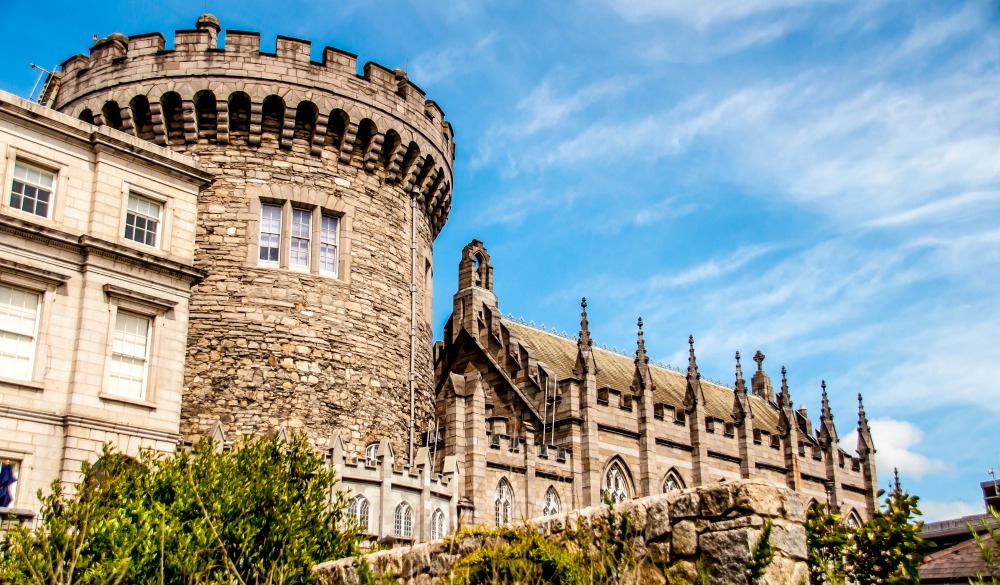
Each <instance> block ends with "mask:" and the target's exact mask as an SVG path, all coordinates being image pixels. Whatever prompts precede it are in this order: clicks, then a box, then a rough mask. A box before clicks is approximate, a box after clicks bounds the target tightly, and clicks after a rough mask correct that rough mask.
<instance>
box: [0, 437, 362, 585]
mask: <svg viewBox="0 0 1000 585" xmlns="http://www.w3.org/2000/svg"><path fill="white" fill-rule="evenodd" d="M335 483H336V478H335V476H334V473H333V471H332V470H329V469H327V468H326V467H325V466H324V464H323V461H322V460H321V459H320V458H319V457H318V456H317V455H316V453H315V452H314V451H313V450H312V449H311V448H310V447H309V445H308V444H307V442H306V440H305V438H304V437H303V436H301V435H297V436H294V437H293V438H292V439H290V440H289V441H288V442H285V441H282V440H278V439H250V438H246V439H244V440H243V441H241V442H240V443H239V444H238V445H236V446H235V448H234V449H233V450H232V451H231V452H217V451H216V445H215V444H213V443H212V442H211V441H208V440H202V441H201V442H199V443H198V444H197V445H196V446H195V447H194V448H193V449H192V450H190V451H186V450H179V451H178V452H176V453H175V454H173V455H170V456H165V455H162V454H157V453H154V452H150V451H146V452H143V453H141V454H140V455H139V458H138V459H132V458H129V457H126V456H124V455H122V454H120V453H115V452H114V451H113V450H112V449H111V448H110V447H107V446H105V448H104V453H103V456H102V457H101V459H100V460H99V462H98V464H96V465H89V464H84V466H83V479H82V481H81V482H80V483H79V484H77V485H76V486H75V491H73V492H72V493H71V492H68V491H66V490H64V489H63V487H62V486H61V485H60V483H59V482H58V481H56V482H53V483H52V487H51V493H50V494H49V495H47V496H44V497H43V496H42V494H41V492H39V498H40V500H41V502H42V514H41V522H40V525H39V526H38V527H37V528H36V529H35V530H28V529H26V528H23V527H18V528H15V529H13V530H11V531H10V532H8V533H7V534H6V535H5V537H4V540H3V543H2V544H0V582H3V583H13V584H18V585H21V584H39V585H41V584H42V583H45V584H51V585H54V584H62V583H65V584H69V583H79V584H81V585H87V584H102V585H103V584H116V583H156V584H161V585H165V584H173V583H177V584H185V585H187V584H196V583H239V584H241V585H250V584H272V583H274V584H277V583H282V584H299V583H308V582H310V581H311V580H312V574H311V571H310V569H311V568H312V566H313V565H314V564H316V563H318V562H322V561H326V560H330V559H335V558H341V557H345V556H350V555H352V554H355V553H356V550H357V547H356V545H357V542H358V535H357V533H356V531H355V529H354V528H353V527H352V526H351V525H350V523H348V522H347V521H346V520H345V518H344V514H343V511H344V509H345V506H346V502H345V499H344V497H343V496H342V495H341V494H340V493H339V492H334V490H333V487H334V485H335ZM331 494H334V498H333V500H332V501H331Z"/></svg>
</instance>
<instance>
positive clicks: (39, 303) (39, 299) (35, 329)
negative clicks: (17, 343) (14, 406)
mask: <svg viewBox="0 0 1000 585" xmlns="http://www.w3.org/2000/svg"><path fill="white" fill-rule="evenodd" d="M0 288H6V289H10V290H11V292H12V293H18V292H20V293H22V294H26V295H33V296H34V297H35V299H36V300H35V315H34V319H33V322H32V329H31V334H30V335H26V334H25V333H23V332H18V331H13V330H8V329H4V328H2V327H0V335H2V334H10V335H12V336H17V337H28V338H29V339H30V346H31V347H30V352H29V355H28V356H27V359H28V363H27V366H26V367H25V371H24V373H23V375H21V373H20V372H16V374H18V375H13V374H14V372H10V371H9V370H7V369H6V368H4V369H3V370H0V371H2V372H3V375H4V376H6V377H10V378H11V379H13V380H21V381H26V382H27V381H30V380H31V379H32V378H34V375H33V374H34V371H35V362H36V359H37V356H38V333H39V326H40V323H41V316H42V309H43V308H44V306H45V291H39V290H36V289H31V288H25V287H21V286H14V285H13V284H7V283H5V282H0ZM2 340H3V337H0V341H2ZM4 345H7V344H4ZM0 353H2V349H0ZM11 357H12V358H15V359H18V360H20V359H23V358H24V356H21V355H14V354H12V355H11Z"/></svg>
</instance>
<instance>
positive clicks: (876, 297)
mask: <svg viewBox="0 0 1000 585" xmlns="http://www.w3.org/2000/svg"><path fill="white" fill-rule="evenodd" d="M205 4H206V3H205V2H204V1H203V0H197V1H186V0H184V1H181V0H178V1H173V2H164V3H152V2H142V1H139V0H123V1H116V2H100V3H94V2H88V3H83V2H64V1H58V0H57V1H53V2H48V3H46V5H45V8H44V12H45V14H44V15H41V14H39V12H38V10H39V9H38V5H37V4H34V3H29V2H14V1H12V0H0V8H2V13H3V14H4V18H3V19H2V20H0V54H3V56H4V58H3V60H2V63H0V89H4V90H6V91H10V92H13V93H16V94H19V95H27V94H28V93H29V92H30V90H31V88H32V85H33V84H34V82H35V73H34V72H33V71H32V70H31V69H29V66H28V64H29V63H31V62H34V63H38V64H39V65H41V66H43V67H52V66H54V65H56V64H58V63H60V62H62V61H63V60H64V59H66V58H68V57H69V56H71V55H73V54H75V53H85V52H86V51H87V49H88V48H89V46H90V44H91V43H90V41H91V37H92V35H94V34H97V35H99V36H102V37H103V36H106V35H108V34H110V33H112V32H115V31H120V32H123V33H125V34H137V33H143V32H151V31H162V32H165V33H169V32H170V31H172V30H174V29H187V28H192V26H193V24H194V21H195V19H196V18H197V16H198V14H200V13H202V12H203V11H204V10H205ZM537 4H538V3H536V2H519V1H513V0H511V1H499V0H479V1H475V0H464V1H457V2H451V3H446V2H420V3H403V2H375V1H369V2H363V1H351V0H345V1H339V2H315V3H302V2H294V1H286V2H280V3H279V2H271V1H269V2H258V1H256V0H243V1H240V2H232V1H223V0H210V1H209V2H207V8H208V11H210V12H212V13H214V14H216V15H217V16H218V17H219V18H220V20H221V21H222V25H223V27H224V28H232V29H242V30H255V31H260V32H261V33H262V44H263V47H264V48H265V49H266V48H267V47H273V44H274V37H275V36H276V35H278V34H284V35H289V36H295V37H301V38H304V39H309V40H311V41H313V56H314V58H318V57H319V56H320V54H321V53H320V52H321V50H322V47H323V46H325V45H330V46H334V47H338V48H342V49H345V50H348V51H351V52H354V53H357V54H358V55H359V61H360V62H364V61H368V60H371V61H376V62H378V63H381V64H383V65H386V66H388V67H390V68H394V67H402V68H404V69H406V70H407V71H408V72H409V75H410V79H411V80H413V81H414V82H415V83H417V84H418V85H420V86H421V87H422V88H423V89H424V90H426V91H427V94H428V97H429V98H431V99H433V100H435V101H436V102H438V103H439V104H440V105H441V107H442V108H443V109H444V111H445V113H446V115H447V117H448V119H449V120H450V121H451V123H452V124H453V125H454V127H455V131H456V142H457V144H458V156H457V160H456V162H455V169H456V171H455V200H454V207H453V210H452V214H451V218H450V220H449V222H448V225H447V226H446V227H445V229H444V231H443V232H442V233H441V235H440V236H439V237H438V239H437V242H436V247H435V249H436V254H437V256H436V262H435V274H436V276H437V279H436V291H435V321H436V323H437V326H438V328H440V326H441V325H443V323H444V322H445V320H446V319H447V317H448V315H449V314H450V311H451V295H452V294H453V293H454V290H455V287H456V284H457V276H456V268H457V263H458V258H459V253H460V251H461V248H462V246H463V245H464V244H466V243H467V242H468V241H469V240H471V239H472V238H479V239H481V240H483V241H484V242H485V244H486V245H487V247H488V249H489V250H490V253H491V255H492V258H493V264H494V267H495V288H496V292H497V294H498V295H499V298H500V303H501V309H502V310H503V311H504V312H505V313H507V312H510V313H513V314H514V315H517V316H524V317H525V318H526V319H531V320H534V321H536V322H538V323H542V322H544V323H545V324H546V325H548V326H550V327H556V328H557V329H559V330H566V331H567V332H570V333H574V332H575V331H576V330H577V329H578V328H579V300H580V297H581V296H586V297H587V299H588V302H589V313H590V323H591V328H592V331H593V335H594V337H595V339H596V340H597V341H598V342H600V343H606V344H607V345H609V346H617V347H620V348H630V349H631V348H634V347H635V326H634V324H635V319H636V317H637V316H639V315H641V316H642V317H643V319H644V321H645V323H646V326H645V332H646V345H647V348H648V349H649V350H650V352H651V353H652V355H653V356H654V357H655V358H657V359H659V360H662V361H664V362H668V363H680V362H681V361H682V360H683V357H684V352H685V350H686V339H687V336H688V334H693V335H694V336H695V340H696V347H697V350H698V357H699V364H700V365H701V369H702V372H704V373H705V374H706V375H707V376H709V377H712V378H716V379H721V380H724V381H727V382H729V381H731V380H732V377H733V360H732V355H733V353H734V352H735V351H736V350H739V351H740V352H742V353H743V354H744V355H752V354H753V352H754V351H755V350H757V349H761V350H763V351H764V353H766V354H767V356H768V359H767V361H766V362H765V366H766V368H767V369H768V370H769V371H770V373H771V374H772V377H776V376H777V375H778V374H777V373H778V370H779V369H780V366H781V365H785V366H787V367H788V372H789V384H790V387H791V394H792V399H793V401H794V402H795V403H796V404H805V405H806V406H807V407H808V409H809V412H810V413H811V414H812V415H814V416H815V415H816V414H817V413H818V411H819V407H818V404H819V389H820V388H819V385H820V380H821V379H825V380H826V382H827V384H828V387H829V392H830V397H831V402H832V405H833V408H834V414H835V419H836V422H837V424H838V430H839V431H840V434H841V435H842V436H845V437H848V440H847V441H845V442H848V443H849V442H852V439H851V437H853V435H854V428H855V424H856V420H857V414H856V413H857V406H856V401H855V396H856V394H857V393H858V392H862V393H863V394H864V395H865V405H866V408H867V411H868V414H869V417H870V418H871V419H872V427H873V433H875V435H876V446H877V448H878V450H879V452H878V464H879V469H880V471H881V474H880V480H881V481H880V483H881V484H882V485H883V486H885V485H887V483H888V482H889V480H890V478H891V475H892V467H893V466H898V467H899V469H900V474H901V476H902V479H903V482H904V484H905V485H906V487H907V488H908V489H909V490H910V491H911V492H913V493H916V494H918V495H920V496H921V497H922V500H923V502H922V503H923V505H922V508H923V509H924V511H925V513H926V516H927V517H928V518H929V519H936V518H942V517H952V516H955V515H960V514H967V513H974V512H977V511H979V510H981V508H982V498H981V495H980V493H979V487H978V484H979V482H980V481H985V480H987V479H989V476H988V475H987V473H986V470H987V469H988V468H990V467H994V468H998V470H1000V446H998V445H1000V441H998V439H1000V430H998V428H1000V424H998V421H1000V382H998V379H997V378H998V373H1000V342H998V340H997V339H996V337H997V333H998V331H1000V284H998V278H1000V91H998V88H1000V50H998V49H1000V28H998V23H1000V11H998V8H997V5H996V4H995V3H980V2H966V3H962V2H933V3H931V2H928V3H917V2H909V1H902V0H900V1H889V0H870V1H868V2H864V3H856V2H846V1H845V2H841V1H837V0H831V1H819V0H808V1H807V0H718V1H706V0H675V1H671V2H665V1H664V2H661V1H654V0H607V1H600V0H593V1H581V2H571V1H568V0H567V1H564V2H562V1H561V2H551V3H546V4H543V5H541V6H538V5H537ZM166 36H167V38H168V44H169V43H170V42H172V38H171V35H169V34H167V35H166ZM438 335H440V331H439V332H438Z"/></svg>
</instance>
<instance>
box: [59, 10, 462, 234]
mask: <svg viewBox="0 0 1000 585" xmlns="http://www.w3.org/2000/svg"><path fill="white" fill-rule="evenodd" d="M220 32H221V26H220V25H219V23H218V20H216V19H215V17H213V16H211V15H204V16H203V17H201V18H199V20H198V28H197V29H195V30H180V31H177V32H176V33H175V35H174V43H173V48H172V49H167V48H166V39H165V38H164V36H163V35H162V34H160V33H148V34H141V35H135V36H132V37H126V36H124V35H122V34H120V33H115V34H113V35H110V36H108V37H106V38H104V39H101V40H99V41H97V42H96V43H95V44H94V46H93V47H91V49H90V55H89V56H88V55H76V56H74V57H71V58H69V59H67V60H66V61H65V62H63V64H62V70H61V72H59V73H56V74H54V75H55V76H56V77H57V78H58V79H57V80H56V83H55V84H53V85H54V86H55V87H57V88H58V89H56V90H55V92H54V96H48V99H47V101H48V102H49V103H52V105H53V107H54V108H56V109H58V110H61V111H63V112H66V113H69V114H71V115H73V116H76V117H79V118H81V119H84V120H86V121H89V122H93V123H96V124H100V125H108V126H113V127H115V128H116V129H119V130H123V131H125V132H129V133H133V134H135V135H136V136H139V137H140V138H144V139H147V140H150V141H152V142H155V143H157V144H160V145H162V146H169V147H171V148H175V149H180V150H185V148H193V147H195V146H196V145H198V144H206V143H208V144H222V145H226V144H236V145H240V146H249V147H251V148H254V147H256V148H260V147H265V148H266V147H268V146H269V144H271V145H274V146H276V147H277V148H279V149H285V150H293V149H294V150H302V151H303V152H304V153H307V154H308V156H310V157H313V158H319V159H322V160H324V161H325V163H326V164H328V165H353V166H355V167H357V168H358V169H359V170H362V171H363V172H365V173H368V174H378V175H379V176H380V177H382V178H383V179H384V181H385V182H386V183H389V184H396V185H398V186H399V187H400V188H402V189H403V190H404V191H405V192H406V193H407V194H413V195H415V196H416V198H417V201H418V203H419V204H420V205H421V206H422V207H423V209H424V211H425V213H426V214H427V215H428V218H429V222H430V224H431V227H432V230H433V233H434V235H436V234H437V233H438V232H439V231H440V230H441V228H442V227H443V226H444V223H445V221H446V220H447V217H448V214H449V212H450V210H451V186H452V174H453V162H454V157H455V144H454V132H453V131H452V128H451V124H450V123H449V122H448V121H446V120H445V118H444V112H442V111H441V108H440V107H439V106H438V105H437V104H436V103H435V102H433V101H431V100H427V99H425V94H424V92H423V91H422V90H421V89H420V88H419V87H417V86H416V85H415V84H413V83H412V82H411V81H410V80H409V79H408V77H407V75H406V73H405V72H404V71H402V70H401V69H395V70H390V69H387V68H385V67H383V66H381V65H378V64H376V63H372V62H368V63H365V65H364V68H363V72H362V74H359V73H358V62H357V56H356V55H354V54H351V53H348V52H345V51H342V50H339V49H335V48H332V47H326V48H324V49H323V52H322V60H321V61H313V60H311V43H310V42H309V41H304V40H301V39H295V38H292V37H284V36H279V37H278V39H277V43H276V51H275V52H274V53H268V52H262V51H261V50H260V34H259V33H253V32H244V31H234V30H230V31H226V33H225V44H224V46H222V47H220V46H219V44H218V41H219V34H220Z"/></svg>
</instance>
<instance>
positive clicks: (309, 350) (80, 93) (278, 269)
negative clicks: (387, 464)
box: [46, 15, 454, 453]
mask: <svg viewBox="0 0 1000 585" xmlns="http://www.w3.org/2000/svg"><path fill="white" fill-rule="evenodd" d="M220 32H221V27H220V25H219V21H218V20H217V19H216V18H215V17H214V16H212V15H203V16H202V17H200V18H199V19H198V21H197V24H196V29H195V30H185V31H177V32H176V34H175V36H174V46H173V49H170V50H166V49H165V48H164V47H165V43H164V37H163V35H161V34H159V33H151V34H143V35H137V36H133V37H131V38H127V37H125V36H124V35H121V34H114V35H110V36H108V37H107V38H105V39H102V40H100V41H98V42H97V43H95V45H94V46H93V47H92V48H91V49H90V55H89V57H88V56H85V55H77V56H75V57H73V58H71V59H69V60H67V61H66V62H65V63H63V64H62V71H61V73H59V74H57V75H56V79H55V80H54V81H55V82H56V83H57V84H58V85H57V89H56V90H55V92H54V95H49V96H47V98H46V99H47V100H48V101H49V103H51V104H52V105H53V107H54V108H56V109H58V110H61V111H63V112H66V113H68V114H71V115H74V116H78V117H80V118H82V119H86V120H88V121H92V122H93V123H96V124H105V125H109V126H113V127H115V128H118V129H120V130H122V131H124V132H127V133H131V134H134V135H135V136H138V137H140V138H143V139H146V140H150V141H153V142H155V143H157V144H160V145H164V146H167V147H169V148H172V149H175V150H177V151H179V152H183V153H185V154H188V155H191V156H194V157H195V158H197V159H198V161H199V162H200V163H201V165H202V166H203V167H204V168H205V169H206V170H207V171H210V172H211V173H213V174H214V175H215V179H214V181H213V182H212V184H211V185H210V186H209V187H208V188H206V189H205V190H204V191H203V192H202V193H201V195H200V196H199V205H198V226H197V236H196V238H197V240H196V245H197V248H196V250H197V251H196V260H195V263H196V265H197V266H198V267H199V268H201V269H202V270H204V271H205V272H206V273H207V277H206V278H205V279H204V281H203V282H201V283H200V284H198V285H197V286H196V287H195V288H194V290H193V292H192V297H191V305H190V327H189V336H188V350H187V351H188V353H187V361H186V368H185V375H184V380H185V387H184V395H183V406H182V422H181V432H182V433H183V434H184V435H185V436H188V437H192V436H195V435H203V434H208V433H210V432H212V430H213V428H214V427H215V425H216V422H217V421H218V422H219V423H221V425H222V429H223V432H224V433H225V434H226V436H227V437H229V438H232V437H233V436H234V435H239V434H246V433H254V434H262V433H266V432H270V431H272V430H274V429H276V428H279V427H285V428H287V429H288V430H289V431H300V430H304V431H306V432H307V433H308V435H309V436H310V438H311V440H312V441H313V442H314V443H315V444H316V445H318V446H323V445H325V444H326V443H327V441H328V439H329V438H330V437H331V436H332V435H333V433H335V432H340V433H341V436H342V437H343V438H344V440H345V442H347V443H349V444H351V443H353V447H354V448H356V449H357V448H359V447H361V448H363V446H364V445H365V444H367V443H368V442H369V441H372V440H375V439H378V438H382V437H388V438H390V440H391V441H392V444H393V446H394V447H395V449H396V450H397V453H406V452H407V446H408V444H409V442H410V440H411V438H412V437H413V433H414V428H413V427H414V426H415V427H416V429H417V432H419V430H420V429H421V428H422V427H424V425H425V424H426V422H427V418H428V417H429V416H430V413H431V412H433V408H432V400H433V396H432V393H433V370H432V364H431V349H432V339H433V337H432V317H431V308H432V303H431V296H432V268H431V267H432V266H433V242H434V239H435V237H436V236H437V234H438V232H440V230H441V228H442V227H443V226H444V223H445V221H446V219H447V217H448V212H449V210H450V208H451V185H452V164H453V160H454V144H453V141H452V140H453V133H452V129H451V125H450V124H449V123H448V122H446V121H445V120H444V114H443V112H442V111H441V109H440V108H439V107H438V106H437V104H435V103H434V102H432V101H427V100H425V99H424V93H423V92H422V91H421V90H420V89H419V88H418V87H417V86H415V85H414V84H412V83H410V82H409V80H408V79H407V76H406V74H405V73H404V72H403V71H401V70H399V69H396V70H394V71H390V70H389V69H386V68H384V67H382V66H380V65H376V64H374V63H366V64H365V66H364V74H363V75H359V74H358V71H357V58H356V56H355V55H353V54H350V53H346V52H344V51H340V50H337V49H332V48H326V49H324V50H323V53H322V61H320V62H317V61H312V60H311V59H310V44H309V42H307V41H302V40H299V39H294V38H289V37H278V40H277V50H276V52H275V53H265V52H261V51H260V35H259V34H257V33H249V32H241V31H232V30H230V31H226V33H225V46H224V47H220V46H219V36H220ZM150 197H153V198H155V194H150ZM166 211H168V210H166ZM165 215H168V214H165ZM164 221H165V223H164V233H165V235H166V237H169V232H170V225H169V219H165V220H164Z"/></svg>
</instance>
